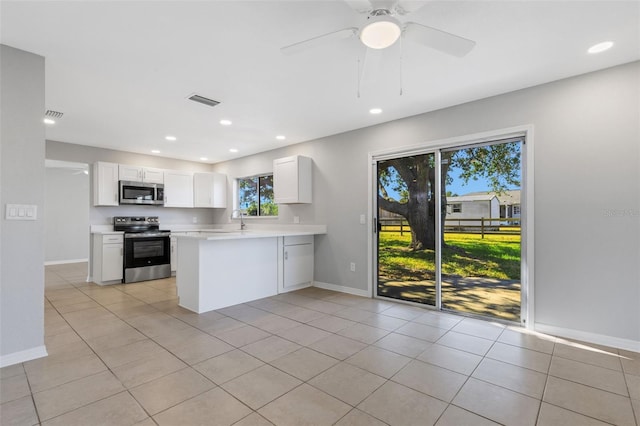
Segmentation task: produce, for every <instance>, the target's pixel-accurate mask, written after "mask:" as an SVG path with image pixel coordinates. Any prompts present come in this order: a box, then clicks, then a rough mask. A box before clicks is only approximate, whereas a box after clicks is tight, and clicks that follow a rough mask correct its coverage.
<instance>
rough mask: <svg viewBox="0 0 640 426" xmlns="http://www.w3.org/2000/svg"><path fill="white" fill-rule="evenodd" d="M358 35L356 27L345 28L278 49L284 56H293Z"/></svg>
mask: <svg viewBox="0 0 640 426" xmlns="http://www.w3.org/2000/svg"><path fill="white" fill-rule="evenodd" d="M357 33H358V29H357V28H356V27H350V28H345V29H342V30H338V31H333V32H331V33H328V34H323V35H321V36H318V37H313V38H310V39H308V40H304V41H300V42H298V43H294V44H290V45H289V46H285V47H283V48H281V49H280V51H281V52H282V53H284V54H285V55H293V54H295V53H298V52H301V51H303V50H307V49H312V48H314V47H317V46H320V45H323V44H326V43H330V42H332V41H337V40H342V39H345V38H349V37H352V36H354V35H356V34H357Z"/></svg>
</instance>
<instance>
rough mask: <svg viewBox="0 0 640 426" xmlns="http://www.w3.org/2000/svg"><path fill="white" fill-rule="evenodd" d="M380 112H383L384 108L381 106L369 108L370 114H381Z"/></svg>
mask: <svg viewBox="0 0 640 426" xmlns="http://www.w3.org/2000/svg"><path fill="white" fill-rule="evenodd" d="M380 113H382V109H380V108H371V109H370V110H369V114H380Z"/></svg>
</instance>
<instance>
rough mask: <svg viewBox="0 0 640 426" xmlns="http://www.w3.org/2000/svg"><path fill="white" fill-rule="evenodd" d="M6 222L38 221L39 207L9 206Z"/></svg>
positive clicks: (6, 212) (27, 205) (32, 205)
mask: <svg viewBox="0 0 640 426" xmlns="http://www.w3.org/2000/svg"><path fill="white" fill-rule="evenodd" d="M5 219H6V220H37V219H38V206H36V205H35V204H7V208H6V210H5Z"/></svg>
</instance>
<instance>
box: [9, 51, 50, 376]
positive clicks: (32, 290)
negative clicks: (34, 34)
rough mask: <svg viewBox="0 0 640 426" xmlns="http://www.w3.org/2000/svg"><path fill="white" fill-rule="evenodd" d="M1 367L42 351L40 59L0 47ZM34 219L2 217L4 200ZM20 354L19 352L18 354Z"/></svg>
mask: <svg viewBox="0 0 640 426" xmlns="http://www.w3.org/2000/svg"><path fill="white" fill-rule="evenodd" d="M0 76H1V78H0V92H1V93H2V97H1V101H0V102H1V105H0V111H2V113H1V116H0V129H1V130H0V140H1V142H2V143H1V145H0V146H1V148H0V165H1V168H0V188H2V189H1V193H0V206H2V219H1V220H0V228H1V229H0V259H1V261H0V277H1V279H0V336H1V340H0V365H2V364H8V363H12V361H11V360H12V359H13V360H14V361H15V358H16V357H18V358H20V359H19V361H24V360H25V359H24V358H25V357H26V358H32V357H34V356H35V357H37V356H42V355H44V354H45V352H44V270H43V266H42V265H43V263H44V220H43V218H44V215H45V214H46V213H45V211H44V208H43V207H44V124H43V123H42V119H43V114H44V111H45V104H44V58H43V57H41V56H37V55H34V54H32V53H28V52H24V51H21V50H17V49H14V48H11V47H8V46H5V45H0ZM8 203H9V204H35V205H36V206H37V208H38V219H37V220H36V221H13V220H12V221H7V220H6V219H5V212H4V210H5V206H6V204H8ZM20 354H22V355H20Z"/></svg>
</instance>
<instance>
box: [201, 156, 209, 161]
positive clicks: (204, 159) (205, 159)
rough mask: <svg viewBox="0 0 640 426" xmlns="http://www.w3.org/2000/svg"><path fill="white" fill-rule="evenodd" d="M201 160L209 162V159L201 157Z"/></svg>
mask: <svg viewBox="0 0 640 426" xmlns="http://www.w3.org/2000/svg"><path fill="white" fill-rule="evenodd" d="M200 160H202V161H207V160H208V158H207V157H200Z"/></svg>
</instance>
